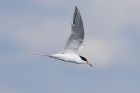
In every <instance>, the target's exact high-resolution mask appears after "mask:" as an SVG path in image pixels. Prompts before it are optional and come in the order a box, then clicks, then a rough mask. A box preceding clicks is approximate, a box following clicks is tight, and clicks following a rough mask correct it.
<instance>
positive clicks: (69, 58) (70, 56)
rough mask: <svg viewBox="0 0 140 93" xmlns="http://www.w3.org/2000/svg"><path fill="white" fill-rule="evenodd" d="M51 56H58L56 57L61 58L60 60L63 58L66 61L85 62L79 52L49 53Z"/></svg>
mask: <svg viewBox="0 0 140 93" xmlns="http://www.w3.org/2000/svg"><path fill="white" fill-rule="evenodd" d="M49 57H52V58H56V59H59V60H62V61H66V62H73V63H76V64H84V63H85V61H83V60H82V59H81V58H80V57H79V55H78V54H68V53H66V54H61V53H58V54H53V55H49Z"/></svg>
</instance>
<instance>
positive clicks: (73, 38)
mask: <svg viewBox="0 0 140 93" xmlns="http://www.w3.org/2000/svg"><path fill="white" fill-rule="evenodd" d="M71 31H72V32H71V35H70V37H69V38H68V41H67V43H66V46H65V50H64V51H63V52H62V53H77V52H78V49H79V47H80V45H81V44H82V42H83V40H84V27H83V22H82V18H81V15H80V12H79V10H78V8H77V7H76V6H75V12H74V16H73V23H72V24H71Z"/></svg>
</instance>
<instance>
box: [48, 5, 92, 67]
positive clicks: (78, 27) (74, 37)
mask: <svg viewBox="0 0 140 93" xmlns="http://www.w3.org/2000/svg"><path fill="white" fill-rule="evenodd" d="M83 41H84V26H83V22H82V17H81V15H80V12H79V10H78V8H77V7H76V6H75V11H74V16H73V23H72V24H71V34H70V36H69V38H68V41H67V43H66V46H65V49H64V50H63V51H62V52H60V53H57V54H52V55H47V56H48V57H52V58H55V59H58V60H62V61H65V62H72V63H76V64H88V65H90V66H92V65H91V64H90V62H88V61H87V59H86V58H85V57H83V56H81V55H79V54H78V53H79V51H80V50H81V49H82V48H83Z"/></svg>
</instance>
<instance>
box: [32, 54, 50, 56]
mask: <svg viewBox="0 0 140 93" xmlns="http://www.w3.org/2000/svg"><path fill="white" fill-rule="evenodd" d="M32 55H35V56H49V55H42V54H32Z"/></svg>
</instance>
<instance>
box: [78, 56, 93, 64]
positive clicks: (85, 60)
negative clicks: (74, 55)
mask: <svg viewBox="0 0 140 93" xmlns="http://www.w3.org/2000/svg"><path fill="white" fill-rule="evenodd" d="M80 58H81V60H83V61H84V62H85V63H86V64H88V65H90V66H92V65H91V64H90V62H88V61H87V59H86V58H85V57H83V56H80Z"/></svg>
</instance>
